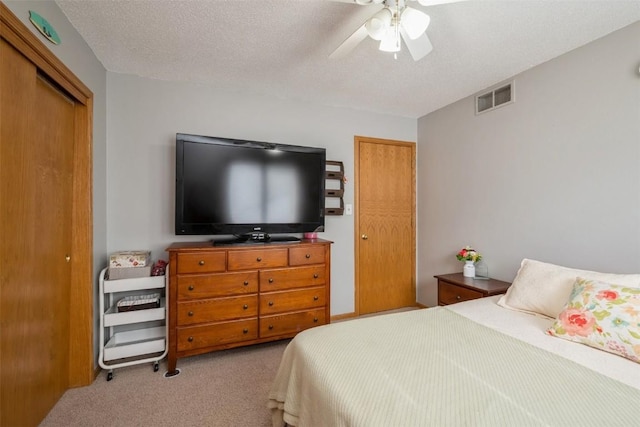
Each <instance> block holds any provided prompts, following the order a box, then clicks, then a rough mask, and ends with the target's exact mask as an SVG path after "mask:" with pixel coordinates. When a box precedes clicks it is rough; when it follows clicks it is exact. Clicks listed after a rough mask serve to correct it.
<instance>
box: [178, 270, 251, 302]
mask: <svg viewBox="0 0 640 427" xmlns="http://www.w3.org/2000/svg"><path fill="white" fill-rule="evenodd" d="M177 283H178V300H179V301H182V300H186V299H193V298H211V297H217V296H228V295H242V294H253V293H256V292H258V272H257V271H246V272H239V273H219V274H206V275H196V274H192V275H182V276H178V277H177Z"/></svg>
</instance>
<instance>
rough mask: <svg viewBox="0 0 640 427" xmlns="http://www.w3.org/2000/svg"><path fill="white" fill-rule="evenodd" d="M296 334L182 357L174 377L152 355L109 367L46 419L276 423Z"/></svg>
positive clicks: (157, 425) (94, 426) (57, 422)
mask: <svg viewBox="0 0 640 427" xmlns="http://www.w3.org/2000/svg"><path fill="white" fill-rule="evenodd" d="M412 309H415V307H408V308H404V309H398V310H392V311H388V312H382V313H373V314H369V315H366V316H361V317H368V316H375V315H380V314H388V313H395V312H399V311H406V310H412ZM348 320H351V319H345V320H342V321H348ZM289 341H290V340H282V341H277V342H272V343H265V344H258V345H253V346H248V347H241V348H236V349H231V350H223V351H217V352H213V353H208V354H202V355H199V356H192V357H187V358H184V359H179V360H178V369H180V371H181V372H180V374H179V375H177V376H175V377H171V378H165V377H164V373H165V372H166V370H167V366H166V361H162V362H160V370H159V371H158V372H153V364H151V363H145V364H140V365H135V366H129V367H125V368H119V369H115V370H114V371H113V372H114V374H113V379H112V380H111V381H107V379H106V371H103V372H102V373H101V374H100V375H99V376H98V378H96V380H95V381H94V382H93V384H91V385H90V386H87V387H82V388H75V389H70V390H67V392H66V393H65V394H64V395H63V396H62V398H61V399H60V401H58V403H57V404H56V406H55V407H54V408H53V409H52V410H51V412H49V414H48V415H47V417H46V418H45V419H44V420H43V422H42V423H41V424H40V426H41V427H54V426H55V427H58V426H65V427H67V426H70V427H71V426H78V427H80V426H82V427H85V426H87V427H89V426H90V427H103V426H104V427H111V426H118V427H129V426H140V427H146V426H154V427H162V426H172V427H173V426H181V427H182V426H189V427H195V426H212V427H217V426H225V427H263V426H264V427H268V426H271V413H270V412H269V410H268V409H267V396H268V393H269V388H270V387H271V383H272V382H273V379H274V378H275V376H276V372H277V370H278V366H279V365H280V360H281V359H282V353H283V352H284V349H285V347H286V346H287V344H288V343H289Z"/></svg>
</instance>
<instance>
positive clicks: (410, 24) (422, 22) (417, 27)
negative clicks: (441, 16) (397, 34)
mask: <svg viewBox="0 0 640 427" xmlns="http://www.w3.org/2000/svg"><path fill="white" fill-rule="evenodd" d="M430 22H431V18H430V17H429V15H427V14H426V13H424V12H421V11H419V10H417V9H414V8H411V7H405V8H404V10H403V11H402V15H401V16H400V25H401V26H402V28H403V29H404V30H405V31H406V32H407V35H408V36H409V38H410V39H411V40H415V39H417V38H418V37H420V36H421V35H423V34H424V32H425V31H427V28H428V27H429V23H430Z"/></svg>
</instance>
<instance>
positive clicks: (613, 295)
mask: <svg viewBox="0 0 640 427" xmlns="http://www.w3.org/2000/svg"><path fill="white" fill-rule="evenodd" d="M596 298H599V299H606V300H609V301H614V300H617V299H618V293H617V292H616V291H612V290H611V289H606V290H604V291H600V292H598V295H597V296H596Z"/></svg>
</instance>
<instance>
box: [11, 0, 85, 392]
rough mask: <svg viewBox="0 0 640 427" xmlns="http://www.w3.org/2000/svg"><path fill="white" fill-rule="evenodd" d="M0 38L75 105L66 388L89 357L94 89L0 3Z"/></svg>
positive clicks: (80, 377) (76, 382)
mask: <svg viewBox="0 0 640 427" xmlns="http://www.w3.org/2000/svg"><path fill="white" fill-rule="evenodd" d="M0 37H2V39H4V40H5V41H6V42H7V43H8V44H10V45H11V46H13V47H14V48H15V49H16V50H17V51H18V52H20V53H21V54H22V55H24V56H25V57H26V58H27V59H28V60H30V61H31V62H32V63H33V64H34V65H35V66H36V67H37V68H38V70H40V72H42V73H43V74H45V75H46V76H47V77H48V78H49V79H50V81H52V82H54V83H55V84H57V85H59V86H60V87H61V88H62V89H64V90H65V91H66V92H67V93H68V94H69V95H70V96H71V97H72V98H74V101H75V103H76V108H75V117H74V118H75V130H74V132H75V149H74V153H73V184H72V185H73V189H72V196H71V198H72V208H71V223H72V231H71V248H72V251H71V255H72V256H71V261H70V262H71V282H70V284H69V286H70V298H69V299H70V301H69V304H70V307H71V308H72V310H71V311H70V314H69V315H70V319H69V320H70V322H69V323H70V324H69V343H68V345H69V378H68V386H69V387H79V386H85V385H89V384H91V382H92V381H93V379H94V378H95V375H96V370H95V368H94V357H93V323H94V322H93V317H94V316H93V293H94V292H93V291H94V286H93V282H94V281H93V195H92V183H93V172H92V171H93V167H92V165H93V159H92V137H93V93H92V92H91V90H89V88H88V87H87V86H85V85H84V83H82V81H80V79H78V77H76V76H75V75H74V74H73V73H72V72H71V70H70V69H69V68H67V67H66V66H65V65H64V64H63V63H62V62H61V61H60V60H59V59H58V58H57V57H56V56H55V55H54V54H53V53H51V51H50V50H49V49H48V48H47V47H46V46H45V45H44V43H42V41H40V40H39V39H38V38H37V37H36V36H35V35H34V34H33V33H32V32H31V31H30V30H29V29H28V28H27V27H26V26H25V25H24V24H23V23H22V21H20V20H19V19H18V18H17V17H16V16H15V15H14V14H13V12H12V11H11V10H10V9H9V8H8V7H7V6H6V5H5V4H4V3H2V2H0Z"/></svg>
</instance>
